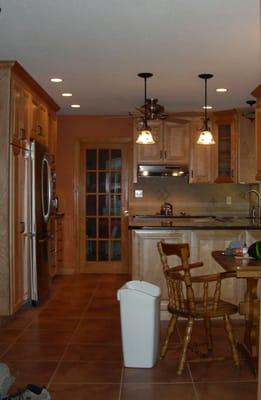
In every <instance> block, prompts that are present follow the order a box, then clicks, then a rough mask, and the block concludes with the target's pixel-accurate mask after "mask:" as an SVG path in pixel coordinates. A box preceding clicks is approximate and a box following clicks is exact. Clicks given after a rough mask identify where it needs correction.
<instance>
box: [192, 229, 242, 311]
mask: <svg viewBox="0 0 261 400" xmlns="http://www.w3.org/2000/svg"><path fill="white" fill-rule="evenodd" d="M232 240H243V241H245V231H244V230H192V232H191V241H190V253H191V256H190V257H191V260H192V261H194V262H195V261H202V262H203V263H204V266H203V267H201V268H198V269H196V270H194V271H193V274H195V275H205V274H215V273H219V272H224V270H223V269H222V267H221V266H220V265H218V264H217V263H216V261H215V260H214V259H213V257H212V255H211V253H212V251H214V250H223V249H225V248H226V247H228V245H229V243H230V242H231V241H232ZM209 289H210V293H211V286H209ZM196 290H197V288H196ZM213 290H214V285H213ZM244 292H245V280H244V279H242V280H240V279H236V278H229V279H226V280H224V281H223V282H222V289H221V293H222V298H223V299H224V300H227V301H230V302H232V303H234V304H238V303H239V301H241V300H243V297H244ZM195 294H196V295H199V296H200V295H201V293H199V291H198V292H197V293H195Z"/></svg>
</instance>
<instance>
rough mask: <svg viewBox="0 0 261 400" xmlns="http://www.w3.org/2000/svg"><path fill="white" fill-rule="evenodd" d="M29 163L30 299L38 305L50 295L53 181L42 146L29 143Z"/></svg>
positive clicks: (44, 149)
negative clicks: (50, 223)
mask: <svg viewBox="0 0 261 400" xmlns="http://www.w3.org/2000/svg"><path fill="white" fill-rule="evenodd" d="M30 159H31V162H30V163H28V169H29V170H28V178H29V179H28V184H29V193H28V195H29V232H28V246H27V247H28V251H29V257H28V259H29V260H30V262H29V276H30V297H31V301H32V303H33V304H37V303H38V302H39V301H41V300H42V299H43V298H45V297H47V296H48V294H49V291H50V283H51V277H50V274H49V257H48V255H49V250H50V249H49V246H50V227H49V219H50V215H51V213H52V203H53V179H52V172H51V166H50V159H51V157H50V155H48V154H47V151H46V148H45V146H43V145H42V144H40V143H38V142H36V141H32V142H30Z"/></svg>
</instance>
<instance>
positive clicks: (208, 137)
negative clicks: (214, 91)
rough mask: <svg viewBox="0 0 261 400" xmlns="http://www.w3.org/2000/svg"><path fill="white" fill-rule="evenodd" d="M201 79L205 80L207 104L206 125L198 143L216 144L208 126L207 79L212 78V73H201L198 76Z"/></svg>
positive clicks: (205, 106) (205, 107)
mask: <svg viewBox="0 0 261 400" xmlns="http://www.w3.org/2000/svg"><path fill="white" fill-rule="evenodd" d="M198 77H199V78H200V79H204V81H205V104H204V110H205V115H204V125H203V128H202V130H201V133H200V135H199V138H198V140H197V144H202V145H209V144H215V140H214V138H213V135H212V133H211V131H210V128H209V126H208V116H207V104H208V103H207V81H208V79H210V78H212V77H213V75H212V74H200V75H199V76H198Z"/></svg>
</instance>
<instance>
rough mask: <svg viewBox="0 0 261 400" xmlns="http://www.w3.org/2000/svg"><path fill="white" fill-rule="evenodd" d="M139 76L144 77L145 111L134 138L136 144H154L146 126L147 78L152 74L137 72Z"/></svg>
mask: <svg viewBox="0 0 261 400" xmlns="http://www.w3.org/2000/svg"><path fill="white" fill-rule="evenodd" d="M138 76H139V77H140V78H143V79H144V105H145V112H144V119H143V125H142V129H141V131H140V133H139V136H138V138H137V140H136V143H137V144H154V143H155V140H154V139H153V136H152V133H151V130H150V127H149V126H148V122H147V79H148V78H151V77H152V76H153V74H151V73H150V72H141V73H139V74H138Z"/></svg>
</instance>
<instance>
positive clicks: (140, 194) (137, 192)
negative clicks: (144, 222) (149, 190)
mask: <svg viewBox="0 0 261 400" xmlns="http://www.w3.org/2000/svg"><path fill="white" fill-rule="evenodd" d="M142 197H143V190H140V189H139V190H137V189H136V190H135V198H136V199H141V198H142Z"/></svg>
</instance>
